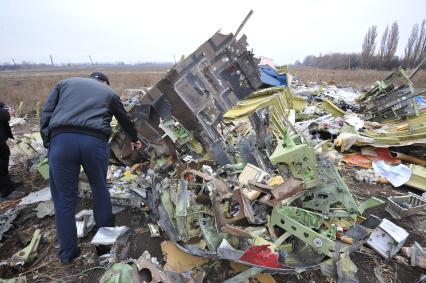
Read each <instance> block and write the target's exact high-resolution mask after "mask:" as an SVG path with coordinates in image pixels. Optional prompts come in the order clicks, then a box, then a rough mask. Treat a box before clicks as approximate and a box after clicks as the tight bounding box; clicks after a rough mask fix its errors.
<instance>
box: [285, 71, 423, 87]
mask: <svg viewBox="0 0 426 283" xmlns="http://www.w3.org/2000/svg"><path fill="white" fill-rule="evenodd" d="M289 72H290V73H291V74H292V75H294V76H296V77H298V78H299V79H301V80H302V81H304V82H308V81H313V82H319V81H324V82H328V81H333V82H335V83H336V84H338V85H346V86H354V87H358V88H368V87H369V86H370V85H371V84H373V83H374V82H376V81H381V80H383V79H384V78H386V77H387V76H388V75H389V74H390V73H391V71H377V70H325V69H316V68H291V69H290V70H289ZM413 82H414V84H415V85H416V87H423V88H424V87H426V71H424V70H422V71H419V72H418V73H417V74H416V76H415V77H414V79H413Z"/></svg>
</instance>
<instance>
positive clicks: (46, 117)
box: [40, 84, 59, 148]
mask: <svg viewBox="0 0 426 283" xmlns="http://www.w3.org/2000/svg"><path fill="white" fill-rule="evenodd" d="M58 99H59V84H57V85H56V86H55V87H54V88H53V89H52V91H51V92H50V94H49V96H48V97H47V100H46V102H45V103H44V105H43V109H42V111H41V117H40V134H41V138H42V139H43V145H44V147H45V148H49V144H50V138H49V122H50V118H51V117H52V114H53V111H55V107H56V105H57V104H58Z"/></svg>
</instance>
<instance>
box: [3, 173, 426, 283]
mask: <svg viewBox="0 0 426 283" xmlns="http://www.w3.org/2000/svg"><path fill="white" fill-rule="evenodd" d="M354 170H356V168H353V167H343V168H341V172H342V174H343V176H344V179H345V181H346V182H347V185H348V186H349V187H350V189H351V190H352V192H353V193H354V195H355V196H356V197H357V198H358V199H359V200H364V199H366V198H368V197H370V196H376V197H378V198H381V199H385V198H386V197H388V196H391V195H396V194H400V193H406V192H407V190H410V189H408V188H406V187H401V188H398V189H397V188H393V187H392V186H391V185H369V184H366V183H362V182H359V181H357V180H355V178H353V177H352V175H353V173H354ZM20 171H21V172H20ZM12 172H13V173H14V174H15V175H18V176H15V178H18V179H22V180H24V183H25V186H23V187H22V188H20V190H22V191H25V192H27V193H28V192H30V191H32V190H34V186H36V187H42V186H44V185H46V182H45V181H43V180H41V179H40V178H39V177H35V176H33V175H31V174H29V173H26V172H25V171H23V170H22V168H20V167H19V165H17V166H15V168H13V170H12ZM13 205H14V203H13V200H11V201H6V202H3V203H0V209H1V211H0V213H3V212H4V211H5V210H6V209H7V207H10V206H13ZM35 206H36V205H31V206H28V207H27V208H26V209H24V210H23V211H22V212H21V213H20V215H19V217H18V218H17V219H16V221H15V222H14V227H13V228H12V229H10V231H9V232H8V234H7V235H6V239H5V240H4V241H3V242H2V245H1V247H0V261H2V260H7V259H9V258H10V257H11V256H12V255H13V254H14V253H16V252H17V251H19V250H21V249H23V248H24V247H25V246H26V245H27V244H28V243H29V241H30V240H31V237H32V234H33V232H34V230H35V229H36V228H40V229H42V231H43V238H42V241H41V244H40V246H39V250H38V256H37V259H36V260H35V261H33V262H32V263H29V264H28V265H27V266H25V267H23V268H15V269H9V268H2V269H0V276H1V277H3V278H11V277H15V276H18V275H26V276H27V279H28V281H29V282H61V281H63V282H97V281H98V280H99V278H100V277H101V275H102V274H103V272H104V267H102V266H100V265H99V262H98V257H97V256H96V252H95V249H94V248H93V246H91V245H90V240H91V239H92V238H93V236H94V233H95V232H94V231H92V232H90V233H89V235H88V236H87V237H85V238H84V239H82V240H81V241H80V247H81V249H82V253H81V256H80V257H79V258H78V259H76V260H75V261H74V262H73V263H72V264H71V265H70V266H67V267H64V266H62V265H61V264H60V262H59V260H58V258H57V252H58V245H57V243H56V239H55V226H54V216H48V217H45V218H44V219H38V218H37V216H36V213H35V211H33V208H35ZM90 206H91V205H90V200H87V199H81V200H80V201H79V204H78V207H77V210H76V211H77V212H78V211H79V210H80V209H84V208H90ZM368 214H374V215H376V216H378V217H380V218H388V219H390V220H392V221H394V222H395V223H396V224H397V225H400V226H401V227H403V228H404V229H406V230H407V231H408V232H409V233H410V236H409V237H408V240H407V241H406V244H405V246H409V245H411V244H412V243H413V242H414V241H417V242H419V243H420V244H421V245H422V246H426V233H425V232H426V215H424V214H420V215H414V216H411V217H407V218H405V219H403V220H400V221H397V220H393V219H392V218H390V215H389V214H388V213H387V212H386V211H385V210H384V206H380V207H375V208H372V209H369V210H367V212H366V213H365V214H364V216H366V215H368ZM148 223H152V222H151V220H150V218H149V215H148V213H146V212H143V211H140V210H133V209H126V210H124V211H122V212H120V213H118V214H117V215H115V225H117V226H121V225H126V226H129V227H130V231H131V234H130V250H129V256H130V257H131V258H135V259H136V258H138V257H139V256H140V255H141V254H142V253H143V252H144V251H145V250H147V251H149V252H150V253H151V255H152V256H155V257H156V258H157V259H158V260H159V262H160V263H163V256H162V251H161V248H160V244H161V242H162V241H164V238H151V236H150V232H149V229H148V226H147V224H148ZM399 255H400V254H399ZM351 258H352V259H353V261H354V262H355V264H356V265H357V267H358V273H357V278H358V280H359V281H360V282H380V281H379V280H378V279H377V278H376V275H375V269H376V273H377V272H380V274H381V276H382V277H383V279H384V282H417V280H419V278H420V277H421V275H422V274H424V270H422V269H420V268H415V267H411V266H409V264H407V263H404V262H403V261H398V260H395V259H392V260H384V259H383V258H382V257H380V256H379V255H378V254H377V253H375V252H374V251H373V250H371V249H369V248H367V247H365V248H363V249H362V250H361V251H359V252H354V253H352V255H351ZM203 268H204V270H205V271H206V277H205V280H204V281H205V282H222V281H224V280H225V279H226V278H229V277H231V276H232V274H233V271H232V269H231V268H230V266H229V263H228V262H226V261H220V262H209V263H208V264H206V265H205V266H203ZM273 276H274V278H275V279H276V281H277V282H332V281H330V279H328V278H326V277H325V276H322V275H321V273H320V271H319V270H314V271H310V272H304V273H302V274H299V275H297V274H274V275H273Z"/></svg>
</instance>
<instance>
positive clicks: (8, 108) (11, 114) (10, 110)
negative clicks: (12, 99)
mask: <svg viewBox="0 0 426 283" xmlns="http://www.w3.org/2000/svg"><path fill="white" fill-rule="evenodd" d="M4 109H6V110H7V111H9V115H10V117H12V116H13V115H14V114H15V110H13V109H12V107H10V106H9V105H6V106H5V107H4Z"/></svg>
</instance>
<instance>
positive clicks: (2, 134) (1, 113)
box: [0, 102, 13, 143]
mask: <svg viewBox="0 0 426 283" xmlns="http://www.w3.org/2000/svg"><path fill="white" fill-rule="evenodd" d="M9 120H10V114H9V111H7V109H5V108H4V103H3V102H0V143H4V142H6V141H7V139H13V135H12V130H11V129H10V126H9Z"/></svg>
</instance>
